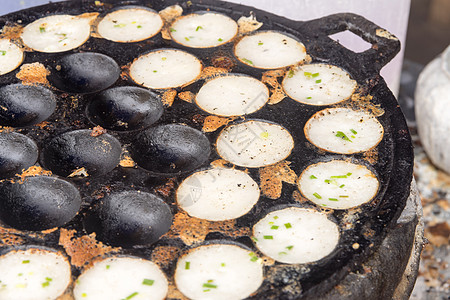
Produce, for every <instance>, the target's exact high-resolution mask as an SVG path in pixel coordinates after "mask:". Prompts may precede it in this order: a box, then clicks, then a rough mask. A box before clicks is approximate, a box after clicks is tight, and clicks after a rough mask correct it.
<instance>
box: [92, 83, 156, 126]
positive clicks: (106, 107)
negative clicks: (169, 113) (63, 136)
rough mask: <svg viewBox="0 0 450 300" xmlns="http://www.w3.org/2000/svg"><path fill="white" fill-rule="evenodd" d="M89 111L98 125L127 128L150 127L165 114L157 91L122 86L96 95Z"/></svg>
mask: <svg viewBox="0 0 450 300" xmlns="http://www.w3.org/2000/svg"><path fill="white" fill-rule="evenodd" d="M86 112H87V115H88V117H89V119H90V120H91V121H92V122H93V123H95V124H97V125H100V126H102V127H104V128H106V129H110V130H116V131H128V130H138V129H143V128H147V127H149V126H150V125H152V124H153V123H155V122H156V121H158V119H159V118H160V117H161V116H162V114H163V112H164V107H163V105H162V102H161V100H160V97H159V96H158V95H157V94H155V93H153V92H151V91H149V90H146V89H143V88H139V87H134V86H122V87H116V88H111V89H108V90H105V91H103V92H101V93H100V94H98V95H96V96H95V97H94V99H93V100H92V101H91V102H90V103H89V104H88V106H87V109H86Z"/></svg>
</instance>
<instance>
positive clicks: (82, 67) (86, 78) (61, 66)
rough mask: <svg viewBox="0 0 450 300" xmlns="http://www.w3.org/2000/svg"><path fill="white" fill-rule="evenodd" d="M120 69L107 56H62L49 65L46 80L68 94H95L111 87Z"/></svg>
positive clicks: (84, 54) (92, 54) (89, 53)
mask: <svg viewBox="0 0 450 300" xmlns="http://www.w3.org/2000/svg"><path fill="white" fill-rule="evenodd" d="M119 75H120V68H119V66H118V65H117V63H116V62H115V61H114V59H112V58H111V57H109V56H106V55H104V54H100V53H94V52H84V53H74V54H68V55H65V56H63V57H62V58H60V59H58V60H56V61H55V62H54V63H53V64H52V65H51V72H50V75H49V76H48V80H49V81H50V83H51V84H52V85H54V86H55V87H56V88H58V89H60V90H62V91H65V92H69V93H82V94H86V93H95V92H98V91H101V90H104V89H106V88H108V87H110V86H111V85H113V84H114V83H115V82H116V81H117V79H118V78H119Z"/></svg>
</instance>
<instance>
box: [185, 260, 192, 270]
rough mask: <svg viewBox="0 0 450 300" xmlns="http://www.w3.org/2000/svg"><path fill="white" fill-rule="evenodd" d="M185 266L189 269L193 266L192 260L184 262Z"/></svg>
mask: <svg viewBox="0 0 450 300" xmlns="http://www.w3.org/2000/svg"><path fill="white" fill-rule="evenodd" d="M184 268H185V269H186V270H189V269H190V268H191V262H190V261H187V262H185V263H184Z"/></svg>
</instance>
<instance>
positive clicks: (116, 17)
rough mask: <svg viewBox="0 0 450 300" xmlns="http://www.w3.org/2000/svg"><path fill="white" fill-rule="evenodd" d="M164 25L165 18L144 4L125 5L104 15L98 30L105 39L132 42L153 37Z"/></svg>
mask: <svg viewBox="0 0 450 300" xmlns="http://www.w3.org/2000/svg"><path fill="white" fill-rule="evenodd" d="M162 26H163V20H162V19H161V17H160V15H159V14H158V13H157V12H156V11H154V10H152V9H149V8H148V7H143V6H124V7H118V8H116V9H114V11H112V12H110V13H108V14H107V15H106V16H105V17H103V19H101V20H100V22H99V23H98V25H97V31H98V33H99V34H100V35H101V36H102V37H103V38H104V39H107V40H110V41H114V42H118V43H132V42H139V41H143V40H146V39H148V38H151V37H152V36H154V35H156V34H157V33H158V32H159V31H160V30H161V28H162Z"/></svg>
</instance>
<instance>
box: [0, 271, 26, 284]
mask: <svg viewBox="0 0 450 300" xmlns="http://www.w3.org/2000/svg"><path fill="white" fill-rule="evenodd" d="M17 276H23V273H19V274H17ZM0 282H2V281H1V280H0Z"/></svg>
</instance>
